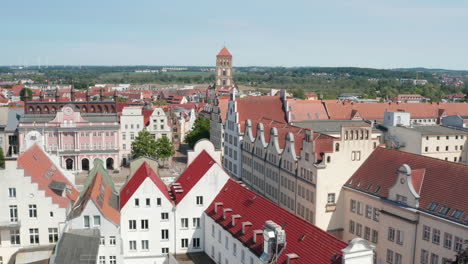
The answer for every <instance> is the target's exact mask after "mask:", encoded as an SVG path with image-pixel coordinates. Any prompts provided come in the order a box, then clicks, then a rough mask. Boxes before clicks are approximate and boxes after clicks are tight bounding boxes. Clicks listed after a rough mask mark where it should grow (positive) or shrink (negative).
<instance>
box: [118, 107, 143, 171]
mask: <svg viewBox="0 0 468 264" xmlns="http://www.w3.org/2000/svg"><path fill="white" fill-rule="evenodd" d="M144 128H145V124H144V118H143V114H142V108H141V106H127V107H124V108H123V109H122V115H121V116H120V137H121V140H120V151H121V156H122V164H126V163H128V162H129V160H130V159H131V156H130V155H131V152H132V142H133V140H134V139H135V138H136V137H137V136H138V133H139V132H140V131H142V130H143V129H144Z"/></svg>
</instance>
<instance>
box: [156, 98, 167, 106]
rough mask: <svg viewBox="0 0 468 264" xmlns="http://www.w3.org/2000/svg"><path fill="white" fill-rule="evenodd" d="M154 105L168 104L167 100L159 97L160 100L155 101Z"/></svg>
mask: <svg viewBox="0 0 468 264" xmlns="http://www.w3.org/2000/svg"><path fill="white" fill-rule="evenodd" d="M153 105H167V102H166V100H162V99H159V100H156V101H153Z"/></svg>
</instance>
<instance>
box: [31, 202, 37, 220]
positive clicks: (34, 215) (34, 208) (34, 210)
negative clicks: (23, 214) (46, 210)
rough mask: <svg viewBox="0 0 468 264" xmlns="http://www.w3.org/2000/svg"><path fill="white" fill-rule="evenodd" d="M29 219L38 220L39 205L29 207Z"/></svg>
mask: <svg viewBox="0 0 468 264" xmlns="http://www.w3.org/2000/svg"><path fill="white" fill-rule="evenodd" d="M29 217H31V218H37V205H35V204H30V205H29Z"/></svg>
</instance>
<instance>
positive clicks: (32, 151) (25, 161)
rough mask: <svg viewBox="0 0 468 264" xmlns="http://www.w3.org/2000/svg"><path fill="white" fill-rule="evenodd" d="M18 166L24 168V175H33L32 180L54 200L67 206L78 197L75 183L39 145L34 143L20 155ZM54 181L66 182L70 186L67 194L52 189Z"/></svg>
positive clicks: (60, 204)
mask: <svg viewBox="0 0 468 264" xmlns="http://www.w3.org/2000/svg"><path fill="white" fill-rule="evenodd" d="M18 168H20V169H24V176H29V177H31V182H33V183H37V185H38V188H39V190H43V191H44V192H45V195H46V196H47V197H51V198H52V202H53V203H55V204H57V205H59V206H60V207H62V208H66V207H67V206H68V205H69V204H70V202H71V200H73V201H75V200H76V199H77V198H78V195H79V192H78V190H77V189H76V188H75V186H73V184H72V183H71V182H70V181H69V180H68V179H67V177H65V176H64V175H63V174H62V173H61V172H60V169H58V168H57V167H56V166H55V164H54V163H53V162H52V160H51V159H50V158H49V157H48V156H47V154H46V153H45V152H44V150H42V149H41V148H40V147H39V146H38V145H36V144H35V145H33V146H31V147H30V148H29V149H27V150H26V151H25V152H24V153H23V154H21V155H20V156H19V157H18ZM52 181H56V182H64V183H65V184H66V185H67V187H68V188H69V190H70V191H69V192H66V196H61V195H58V194H57V193H55V192H54V191H53V190H52V189H50V187H49V184H50V183H51V182H52Z"/></svg>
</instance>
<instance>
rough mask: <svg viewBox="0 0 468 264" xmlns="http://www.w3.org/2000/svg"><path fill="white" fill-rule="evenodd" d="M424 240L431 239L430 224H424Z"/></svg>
mask: <svg viewBox="0 0 468 264" xmlns="http://www.w3.org/2000/svg"><path fill="white" fill-rule="evenodd" d="M422 239H423V240H426V241H429V239H431V227H429V226H426V225H425V226H424V227H423V238H422Z"/></svg>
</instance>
